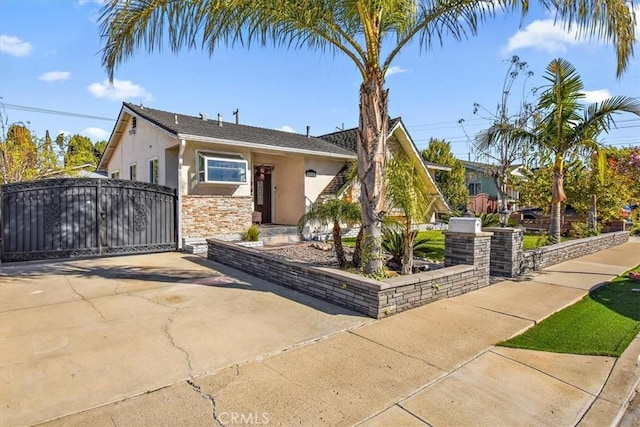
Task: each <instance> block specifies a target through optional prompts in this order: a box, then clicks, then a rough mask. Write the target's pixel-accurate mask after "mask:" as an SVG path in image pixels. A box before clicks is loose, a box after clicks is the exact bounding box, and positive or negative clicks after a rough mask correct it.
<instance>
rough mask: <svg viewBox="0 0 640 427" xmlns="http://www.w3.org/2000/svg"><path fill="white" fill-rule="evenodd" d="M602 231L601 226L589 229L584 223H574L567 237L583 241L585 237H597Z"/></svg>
mask: <svg viewBox="0 0 640 427" xmlns="http://www.w3.org/2000/svg"><path fill="white" fill-rule="evenodd" d="M600 231H602V226H601V225H600V224H598V225H597V226H596V228H591V227H589V224H587V223H586V222H574V223H572V224H571V230H570V231H569V236H570V237H574V238H577V239H583V238H585V237H592V236H597V235H599V234H600Z"/></svg>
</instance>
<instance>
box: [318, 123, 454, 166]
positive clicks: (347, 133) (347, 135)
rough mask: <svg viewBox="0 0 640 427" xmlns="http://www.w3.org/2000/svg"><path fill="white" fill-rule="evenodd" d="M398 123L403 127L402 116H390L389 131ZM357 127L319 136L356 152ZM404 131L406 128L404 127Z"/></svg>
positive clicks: (427, 163) (426, 164) (428, 164)
mask: <svg viewBox="0 0 640 427" xmlns="http://www.w3.org/2000/svg"><path fill="white" fill-rule="evenodd" d="M398 124H402V126H403V127H404V123H402V117H396V118H395V119H392V118H390V119H389V132H390V131H391V130H393V128H395V127H396V126H397V125H398ZM357 131H358V128H353V129H345V130H341V131H338V132H332V133H328V134H326V135H320V136H319V138H322V139H325V140H327V141H329V142H331V143H332V144H335V145H337V146H338V147H342V148H344V149H346V150H349V151H351V152H353V153H355V152H356V134H357ZM405 132H407V131H406V128H405ZM407 135H409V133H408V132H407ZM409 139H410V140H411V136H409ZM416 151H418V153H419V152H420V151H419V150H418V149H417V147H416ZM420 160H422V163H424V165H425V166H426V167H427V168H435V169H443V168H444V169H448V168H446V167H443V166H442V165H439V164H437V163H432V162H428V161H426V160H424V159H423V158H422V156H420Z"/></svg>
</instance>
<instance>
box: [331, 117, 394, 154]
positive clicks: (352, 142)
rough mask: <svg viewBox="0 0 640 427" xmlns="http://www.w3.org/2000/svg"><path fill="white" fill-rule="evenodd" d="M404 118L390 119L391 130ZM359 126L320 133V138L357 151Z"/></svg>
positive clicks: (351, 150) (353, 151)
mask: <svg viewBox="0 0 640 427" xmlns="http://www.w3.org/2000/svg"><path fill="white" fill-rule="evenodd" d="M401 121H402V119H401V118H400V117H396V118H395V119H389V130H391V129H393V128H394V127H395V126H396V125H397V124H398V123H399V122H401ZM357 131H358V128H353V129H346V130H341V131H338V132H332V133H328V134H326V135H320V137H319V138H322V139H324V140H327V141H329V142H330V143H332V144H335V145H337V146H338V147H342V148H344V149H345V150H349V151H350V152H352V153H355V152H356V134H357Z"/></svg>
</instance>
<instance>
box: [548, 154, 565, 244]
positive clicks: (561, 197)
mask: <svg viewBox="0 0 640 427" xmlns="http://www.w3.org/2000/svg"><path fill="white" fill-rule="evenodd" d="M565 200H567V196H566V195H565V194H564V171H563V163H562V160H558V159H556V162H555V165H554V167H553V187H552V188H551V224H550V226H549V237H550V238H551V241H552V242H554V243H559V242H560V234H561V227H562V224H561V204H562V202H564V201H565Z"/></svg>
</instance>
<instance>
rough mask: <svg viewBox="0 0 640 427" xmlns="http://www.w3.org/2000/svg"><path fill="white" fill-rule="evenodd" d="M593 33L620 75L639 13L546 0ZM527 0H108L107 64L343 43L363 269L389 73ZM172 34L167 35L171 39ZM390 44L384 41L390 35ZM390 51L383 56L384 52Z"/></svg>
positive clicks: (621, 1)
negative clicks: (355, 95)
mask: <svg viewBox="0 0 640 427" xmlns="http://www.w3.org/2000/svg"><path fill="white" fill-rule="evenodd" d="M540 3H541V5H542V6H543V7H544V8H546V9H548V10H552V11H557V12H558V16H559V17H561V18H564V19H565V20H566V22H567V24H566V25H573V26H576V27H578V28H579V29H581V30H583V32H586V33H588V34H590V35H591V36H599V37H601V38H603V39H606V40H610V41H613V42H614V44H615V45H616V47H617V55H618V75H620V74H621V73H622V72H623V71H624V69H625V67H626V66H627V62H628V59H629V57H630V56H631V55H632V53H633V43H634V41H635V37H634V19H633V15H632V13H631V10H630V9H629V8H628V7H627V5H626V1H625V0H580V1H573V0H557V1H556V0H553V1H552V0H540ZM528 7H529V2H528V1H526V0H492V1H478V0H278V1H274V0H190V1H188V2H187V1H176V0H109V1H108V3H106V4H105V6H104V8H103V9H102V15H101V17H100V20H99V21H100V26H101V30H102V35H103V37H104V39H105V40H104V48H103V50H102V64H103V66H104V67H105V69H106V71H107V73H108V75H109V78H110V79H111V80H113V77H114V72H115V69H116V67H117V66H118V65H120V64H121V63H122V62H124V61H125V60H127V59H129V58H130V57H132V56H134V54H135V53H136V51H137V50H139V49H140V48H144V49H145V50H146V51H148V52H153V51H155V50H161V49H162V48H163V47H165V44H166V43H167V42H168V45H169V47H170V48H171V50H172V51H174V52H178V51H180V50H182V49H193V48H196V47H197V46H201V47H202V48H203V49H204V50H206V51H207V52H208V53H209V54H213V52H214V51H215V50H216V48H217V47H218V46H220V45H231V46H233V45H235V44H242V45H247V46H250V45H251V43H252V42H253V43H259V44H262V45H266V44H268V43H272V44H274V45H276V46H286V47H296V48H301V47H308V48H311V49H317V50H330V51H332V52H334V53H337V52H340V53H342V54H344V55H346V56H347V57H348V58H349V59H351V60H352V61H353V63H354V64H355V66H356V68H357V69H358V71H359V72H360V75H361V77H362V84H361V85H360V119H359V122H358V132H357V156H358V174H359V178H360V179H359V180H360V186H361V192H360V203H361V206H362V226H363V228H364V235H365V248H366V249H367V251H368V252H370V254H369V255H367V256H366V259H367V262H366V265H365V271H366V272H368V273H373V272H377V271H379V270H381V269H382V256H381V247H380V242H381V230H380V226H381V221H382V216H381V212H382V211H383V209H384V207H383V198H382V195H383V179H382V177H383V176H384V171H385V152H386V149H385V145H386V139H385V137H386V132H387V125H388V115H387V108H388V102H387V101H388V91H387V90H386V89H385V88H384V78H385V74H386V72H387V71H388V70H389V68H390V67H391V64H392V63H393V61H394V59H395V58H396V57H397V56H398V54H399V53H400V52H401V51H402V49H403V48H404V47H405V46H406V45H407V44H408V43H409V42H410V41H412V40H414V39H417V40H418V42H419V43H420V46H421V48H422V49H423V50H428V49H429V48H430V47H431V46H432V45H433V43H434V42H442V41H443V39H444V38H445V37H446V36H452V37H453V38H454V39H456V40H459V39H461V38H463V37H466V36H467V34H474V33H475V32H476V29H477V26H478V23H479V22H481V21H484V20H485V19H486V18H487V17H491V16H494V15H495V14H496V11H497V10H502V9H507V10H516V9H519V10H522V12H523V14H524V13H526V12H527V11H528ZM165 37H166V39H165ZM385 42H387V43H391V45H389V46H387V45H386V43H385ZM383 55H386V56H383Z"/></svg>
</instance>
